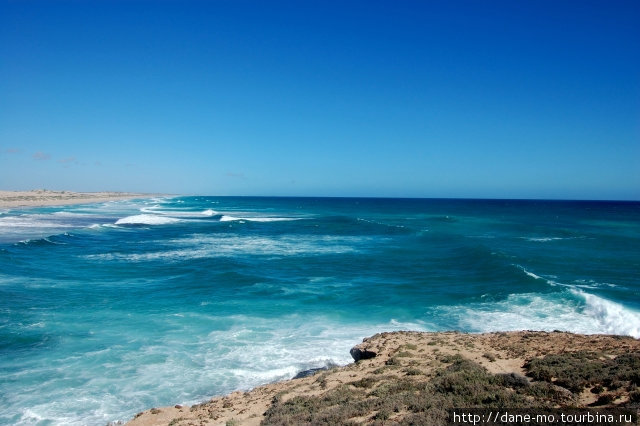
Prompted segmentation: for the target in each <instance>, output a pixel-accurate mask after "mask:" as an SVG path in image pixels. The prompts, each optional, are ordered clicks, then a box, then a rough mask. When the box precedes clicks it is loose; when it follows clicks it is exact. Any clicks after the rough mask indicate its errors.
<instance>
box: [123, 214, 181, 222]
mask: <svg viewBox="0 0 640 426" xmlns="http://www.w3.org/2000/svg"><path fill="white" fill-rule="evenodd" d="M176 222H180V219H177V218H175V217H168V216H158V215H154V214H137V215H133V216H127V217H123V218H121V219H118V220H117V221H116V223H115V224H116V225H168V224H171V223H176Z"/></svg>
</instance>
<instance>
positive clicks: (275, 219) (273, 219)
mask: <svg viewBox="0 0 640 426" xmlns="http://www.w3.org/2000/svg"><path fill="white" fill-rule="evenodd" d="M243 220H246V221H248V222H282V221H288V220H300V218H299V217H235V216H229V215H223V216H222V217H221V218H220V222H233V221H243Z"/></svg>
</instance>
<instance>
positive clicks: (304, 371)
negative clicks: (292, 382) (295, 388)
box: [293, 367, 329, 379]
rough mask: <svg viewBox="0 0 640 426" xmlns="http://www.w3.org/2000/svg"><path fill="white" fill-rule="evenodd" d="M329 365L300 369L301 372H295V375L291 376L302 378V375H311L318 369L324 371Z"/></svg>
mask: <svg viewBox="0 0 640 426" xmlns="http://www.w3.org/2000/svg"><path fill="white" fill-rule="evenodd" d="M328 369H329V367H319V368H310V369H308V370H302V371H301V372H299V373H298V374H296V375H295V376H293V378H294V379H302V378H304V377H311V376H313V375H314V374H316V373H317V372H319V371H324V370H328Z"/></svg>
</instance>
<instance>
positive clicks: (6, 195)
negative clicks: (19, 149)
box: [0, 189, 149, 208]
mask: <svg viewBox="0 0 640 426" xmlns="http://www.w3.org/2000/svg"><path fill="white" fill-rule="evenodd" d="M148 196H149V194H134V193H128V192H71V191H49V190H46V189H36V190H33V191H0V207H2V208H16V207H41V206H61V205H68V204H85V203H100V202H104V201H112V200H127V199H132V198H143V197H148Z"/></svg>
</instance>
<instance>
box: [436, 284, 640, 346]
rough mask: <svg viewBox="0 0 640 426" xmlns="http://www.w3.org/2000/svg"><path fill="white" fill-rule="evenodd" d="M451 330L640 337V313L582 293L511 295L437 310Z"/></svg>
mask: <svg viewBox="0 0 640 426" xmlns="http://www.w3.org/2000/svg"><path fill="white" fill-rule="evenodd" d="M435 314H436V315H438V316H440V317H443V318H451V319H452V321H453V323H452V324H451V327H453V328H460V329H463V330H469V331H472V332H491V331H516V330H545V331H553V330H562V331H570V332H573V333H582V334H600V333H602V334H621V335H627V336H632V337H635V338H640V314H639V313H638V312H635V311H633V310H631V309H629V308H627V307H625V306H622V305H620V304H618V303H615V302H612V301H609V300H606V299H604V298H601V297H598V296H595V295H593V294H589V293H585V292H583V291H581V290H576V289H568V290H565V291H563V292H560V293H549V294H538V293H523V294H511V295H509V296H508V297H507V298H506V299H505V300H500V301H495V302H481V303H474V304H471V305H458V306H447V307H439V308H436V309H435Z"/></svg>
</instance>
